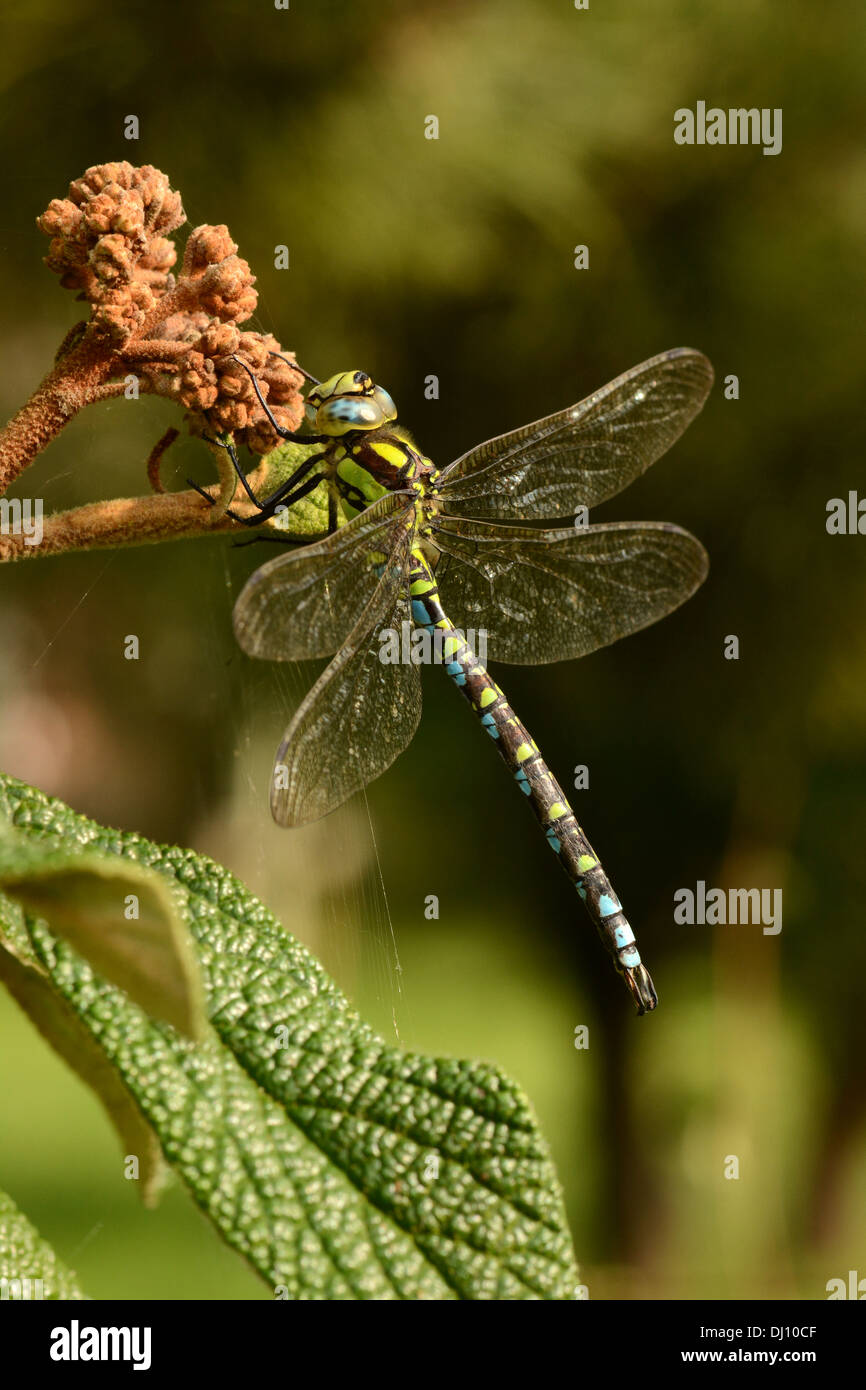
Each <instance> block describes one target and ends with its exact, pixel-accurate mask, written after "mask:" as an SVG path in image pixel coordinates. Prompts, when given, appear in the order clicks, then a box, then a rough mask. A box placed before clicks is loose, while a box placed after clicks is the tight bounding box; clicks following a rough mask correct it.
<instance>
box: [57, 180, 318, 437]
mask: <svg viewBox="0 0 866 1390" xmlns="http://www.w3.org/2000/svg"><path fill="white" fill-rule="evenodd" d="M184 220H185V217H184V212H183V208H182V207H181V201H180V196H179V195H178V194H177V193H175V192H173V191H172V189H171V188H170V187H169V183H168V179H167V178H166V177H165V175H164V174H162V173H160V171H159V170H158V169H154V168H153V167H152V166H151V165H149V164H147V165H144V166H143V167H142V168H140V169H136V168H134V167H133V166H132V165H131V164H126V163H118V164H100V165H97V166H96V167H95V168H93V169H88V171H87V173H86V174H85V175H84V177H83V178H81V179H76V180H75V182H74V183H72V184H71V185H70V188H69V197H68V198H63V199H57V198H55V199H54V200H53V201H52V202H51V203H50V204H49V207H48V209H47V210H46V211H45V212H44V213H43V214H42V216H41V217H40V218H38V219H37V223H38V226H39V227H40V228H41V230H42V231H43V232H45V233H46V234H47V235H48V236H50V237H51V246H50V249H49V252H48V255H47V256H46V258H45V260H46V264H47V265H48V266H49V267H50V268H51V269H52V270H54V271H56V272H57V274H58V275H59V276H60V283H61V284H62V285H64V286H65V287H66V288H67V289H76V290H78V291H79V298H81V299H85V300H87V301H88V303H89V304H90V306H91V319H90V324H89V325H88V328H89V330H92V332H93V334H94V336H96V337H101V338H103V339H105V340H107V341H108V342H110V343H111V345H112V347H113V348H114V350H115V351H116V352H117V354H118V357H119V359H121V360H122V368H121V366H120V365H119V366H118V370H122V369H125V370H127V371H129V370H132V371H134V372H135V373H136V374H137V375H139V376H140V378H141V385H142V389H143V390H145V391H150V392H153V393H155V394H157V395H161V396H170V397H171V398H172V399H174V400H176V401H177V402H178V403H179V404H180V405H183V406H184V407H185V408H186V409H187V410H188V411H190V413H191V415H192V416H193V417H196V416H198V417H199V418H198V419H195V418H193V419H192V420H191V425H192V428H193V429H194V430H195V431H197V432H199V433H201V432H205V431H210V432H213V431H230V432H232V433H234V434H235V436H236V438H237V440H238V442H239V443H243V444H246V445H247V446H248V447H249V448H251V449H252V450H253V451H254V452H256V453H259V454H263V453H267V452H268V450H270V449H272V448H273V447H274V444H275V443H276V442H277V441H276V436H275V434H274V431H273V429H272V428H271V426H270V424H269V422H268V420H267V417H266V415H265V414H264V412H263V411H262V408H261V406H260V404H259V402H258V399H257V397H256V394H255V391H254V389H253V386H252V383H251V381H250V379H249V377H248V375H247V374H246V372H244V370H243V368H242V367H240V366H239V365H238V363H237V362H236V361H234V360H233V358H234V354H236V353H240V354H241V356H242V357H243V358H244V359H245V360H246V361H247V362H248V364H249V366H250V367H251V368H252V370H253V371H254V372H255V373H256V375H257V377H258V378H259V385H260V389H261V392H262V395H263V396H264V397H265V398H266V399H267V401H268V404H269V406H270V408H271V410H272V412H273V414H274V416H275V418H276V419H277V420H278V421H279V423H280V424H281V425H283V426H284V427H285V428H287V429H295V428H297V426H298V424H299V423H300V420H301V415H302V407H301V403H300V401H299V398H298V387H299V384H300V381H301V378H300V376H299V375H297V374H296V373H294V372H293V371H292V370H291V367H290V366H289V365H288V364H287V363H285V362H283V361H281V360H280V359H279V358H277V357H275V356H272V355H269V354H272V353H275V352H281V351H282V349H281V348H280V345H279V343H278V342H277V341H276V340H275V339H274V338H271V337H265V336H263V335H262V334H259V333H252V332H247V333H241V332H240V331H239V329H238V328H237V327H236V325H237V324H239V323H243V322H244V320H246V319H248V318H249V317H250V315H251V314H253V313H254V312H255V309H256V303H257V298H256V292H255V290H254V288H253V285H254V283H255V276H254V275H253V274H252V272H251V271H250V268H249V265H248V264H247V262H246V261H245V260H243V259H242V258H241V257H240V256H238V254H237V250H238V248H237V246H236V244H235V243H234V242H233V241H232V239H231V237H230V236H229V232H228V228H227V227H225V226H217V227H209V226H203V227H196V228H195V229H194V230H193V231H192V232H191V233H190V235H189V239H188V241H187V244H186V249H185V252H184V257H183V264H182V266H181V270H180V274H179V276H178V277H177V278H176V279H175V277H174V275H173V274H172V267H173V265H174V263H175V260H176V257H177V251H176V248H175V246H174V243H173V242H172V241H170V240H169V239H168V235H167V234H168V233H170V232H173V231H176V230H177V228H178V227H180V226H181V225H182V224H183V222H184ZM205 412H207V416H208V418H207V420H205V418H204V416H205Z"/></svg>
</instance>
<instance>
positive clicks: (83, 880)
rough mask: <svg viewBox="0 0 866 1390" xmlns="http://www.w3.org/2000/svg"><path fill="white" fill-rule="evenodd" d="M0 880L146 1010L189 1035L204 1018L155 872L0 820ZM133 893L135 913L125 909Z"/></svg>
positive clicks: (174, 910)
mask: <svg viewBox="0 0 866 1390" xmlns="http://www.w3.org/2000/svg"><path fill="white" fill-rule="evenodd" d="M0 887H2V888H4V889H5V891H6V892H7V893H8V894H9V896H10V897H12V898H16V899H17V900H18V901H19V902H20V903H22V904H23V905H24V906H25V907H26V908H28V909H29V910H30V911H31V912H33V913H36V914H37V915H38V916H40V917H44V919H45V920H46V922H47V923H48V925H49V926H50V927H51V928H52V930H53V931H54V932H55V933H56V934H57V935H60V936H63V937H65V938H66V940H67V941H68V942H69V943H70V945H72V946H74V947H75V948H76V950H77V951H79V952H80V953H81V955H83V956H84V957H85V958H86V959H87V960H89V961H90V964H91V965H92V966H94V968H95V969H96V970H98V971H99V973H100V974H101V975H104V976H105V977H106V979H108V980H111V982H112V983H113V984H116V985H119V986H120V988H121V989H123V990H125V991H126V993H127V994H129V995H130V996H131V998H133V999H134V1000H135V1001H136V1003H138V1004H140V1005H141V1006H142V1008H143V1009H144V1010H145V1011H146V1012H147V1013H149V1014H153V1015H154V1016H155V1017H157V1018H162V1019H164V1020H165V1021H166V1022H167V1023H171V1024H173V1026H174V1027H175V1028H178V1029H179V1030H180V1031H181V1032H182V1033H186V1034H187V1035H188V1036H189V1037H194V1038H195V1037H199V1036H200V1035H201V1033H202V1032H203V1030H204V1027H205V1025H206V1019H205V1014H204V1006H203V1000H202V997H201V994H202V991H201V982H200V980H199V975H198V966H197V963H196V958H195V953H194V950H193V946H192V943H191V941H190V940H189V936H188V933H187V930H186V927H185V924H184V922H183V919H182V916H181V907H182V903H181V902H180V900H179V899H180V895H179V894H178V893H177V892H176V891H174V892H173V891H172V886H171V885H170V884H169V883H168V882H167V881H166V880H165V879H164V878H163V877H162V876H161V875H160V874H155V873H153V872H151V871H150V870H148V869H142V868H141V867H140V866H139V865H138V864H134V863H130V862H128V861H126V860H124V859H121V858H118V857H116V856H115V857H112V858H109V857H108V856H107V855H105V854H101V853H99V852H98V851H96V852H94V850H92V849H88V848H85V849H83V850H78V852H77V853H75V854H74V855H70V854H69V853H68V851H67V850H66V849H65V848H64V847H63V846H62V845H61V846H60V847H55V846H53V845H52V844H51V843H50V842H49V841H38V842H36V843H32V842H29V841H27V840H26V839H24V838H23V837H22V836H20V835H16V834H15V833H14V832H13V833H12V834H11V835H10V834H8V833H4V827H3V826H0ZM131 897H134V898H135V900H136V904H137V907H136V911H137V916H135V917H133V918H129V917H127V916H126V911H127V902H128V900H129V899H130V898H131Z"/></svg>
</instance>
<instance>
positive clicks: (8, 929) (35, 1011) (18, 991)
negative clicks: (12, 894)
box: [0, 895, 165, 1206]
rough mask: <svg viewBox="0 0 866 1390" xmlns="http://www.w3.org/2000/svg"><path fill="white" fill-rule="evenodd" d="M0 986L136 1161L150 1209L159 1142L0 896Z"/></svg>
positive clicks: (160, 1178)
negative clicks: (82, 1085) (99, 1106)
mask: <svg viewBox="0 0 866 1390" xmlns="http://www.w3.org/2000/svg"><path fill="white" fill-rule="evenodd" d="M0 980H2V982H3V983H4V984H5V985H6V988H7V989H8V990H9V993H10V994H11V995H12V997H13V999H15V1000H16V1001H17V1003H18V1004H20V1006H21V1008H22V1009H23V1010H24V1012H25V1013H26V1014H27V1015H28V1016H29V1017H30V1020H31V1022H32V1023H34V1024H35V1025H36V1027H37V1028H38V1029H39V1032H40V1033H41V1034H42V1036H43V1037H44V1038H45V1040H46V1042H49V1043H50V1044H51V1046H52V1047H53V1048H54V1050H55V1052H56V1053H57V1054H58V1055H59V1056H60V1057H62V1058H63V1060H64V1061H65V1062H66V1063H67V1064H68V1065H69V1066H70V1067H71V1068H72V1070H73V1071H74V1072H76V1073H77V1074H78V1075H79V1076H80V1077H81V1079H82V1081H84V1082H85V1084H86V1085H88V1086H90V1087H91V1088H92V1090H93V1091H94V1092H95V1093H96V1096H97V1098H98V1099H99V1100H100V1101H101V1102H102V1105H103V1106H104V1107H105V1110H106V1112H107V1114H108V1118H109V1119H110V1121H111V1123H112V1124H113V1125H114V1127H115V1129H116V1130H117V1133H118V1136H119V1138H120V1144H121V1151H122V1153H123V1154H124V1155H134V1156H135V1157H136V1158H137V1159H138V1167H139V1183H140V1192H141V1199H142V1201H143V1202H144V1204H145V1206H154V1205H155V1204H156V1201H157V1198H158V1196H159V1192H160V1189H161V1188H162V1187H163V1185H164V1182H165V1165H164V1163H163V1160H162V1150H161V1149H160V1146H159V1140H158V1139H157V1137H156V1135H155V1134H154V1132H153V1130H152V1129H151V1127H150V1125H149V1124H148V1123H147V1121H146V1120H145V1118H144V1116H143V1115H142V1113H141V1111H140V1110H139V1109H138V1106H137V1105H136V1104H135V1101H134V1100H133V1098H132V1095H131V1093H130V1091H128V1090H127V1088H126V1086H125V1085H124V1084H123V1081H122V1080H121V1077H120V1075H119V1073H118V1071H117V1069H116V1067H115V1066H114V1065H113V1064H112V1063H111V1062H110V1061H109V1060H108V1058H107V1057H106V1055H105V1053H104V1052H103V1050H102V1048H101V1047H100V1046H99V1044H98V1042H97V1041H96V1040H95V1038H94V1037H93V1034H92V1033H91V1031H90V1029H89V1028H88V1027H87V1025H86V1024H85V1023H84V1022H83V1021H82V1019H80V1018H79V1017H78V1014H77V1013H76V1012H75V1010H74V1009H73V1008H72V1006H71V1004H69V1003H67V1001H66V1000H65V999H64V998H63V995H62V994H61V993H60V992H59V991H58V990H57V989H55V987H54V985H53V984H52V983H51V980H50V979H49V977H48V972H47V970H45V968H44V967H43V966H42V965H40V964H39V962H38V961H37V960H36V958H35V955H34V953H33V947H32V945H31V942H30V937H29V935H28V933H27V930H26V928H25V926H24V917H23V913H22V911H21V908H20V907H19V906H18V905H17V904H15V903H14V902H12V901H11V900H9V899H6V898H3V897H2V895H0ZM0 1085H2V1082H0Z"/></svg>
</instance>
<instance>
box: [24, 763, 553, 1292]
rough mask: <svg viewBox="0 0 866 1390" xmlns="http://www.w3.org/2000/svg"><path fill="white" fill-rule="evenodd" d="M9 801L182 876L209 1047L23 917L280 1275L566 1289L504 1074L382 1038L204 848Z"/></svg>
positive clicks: (252, 1246)
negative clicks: (158, 1017) (409, 1050)
mask: <svg viewBox="0 0 866 1390" xmlns="http://www.w3.org/2000/svg"><path fill="white" fill-rule="evenodd" d="M0 812H5V813H6V814H7V815H8V816H9V817H10V818H11V819H12V820H13V822H14V824H15V826H16V828H17V829H18V830H19V831H20V832H22V833H24V834H26V835H27V836H28V838H29V839H31V840H33V841H34V842H37V843H38V842H39V840H40V839H42V838H44V837H46V836H54V837H62V838H63V839H64V840H65V841H66V844H67V848H72V846H73V844H74V845H77V846H79V847H80V848H81V849H82V850H83V849H84V848H85V847H90V848H92V849H96V850H99V851H100V852H112V853H115V854H122V855H123V856H124V858H128V859H130V860H131V861H133V862H134V863H138V864H142V865H146V866H149V867H152V868H154V869H157V870H158V871H159V872H161V873H162V874H164V875H166V876H167V877H168V878H169V879H171V880H172V881H173V882H174V883H175V884H177V885H180V887H181V888H182V889H183V890H184V892H185V895H186V903H187V909H186V910H187V915H188V922H189V926H190V929H191V931H192V934H193V936H194V938H195V940H196V943H197V947H196V948H197V953H198V957H199V964H200V968H201V971H202V978H203V983H204V988H205V994H206V998H207V1003H208V1012H209V1016H210V1021H211V1025H212V1028H213V1034H212V1036H211V1037H210V1038H208V1039H207V1040H205V1041H204V1042H201V1043H197V1044H196V1043H192V1042H190V1041H189V1040H187V1039H185V1038H183V1037H182V1036H180V1035H179V1034H178V1033H176V1032H175V1031H174V1030H173V1029H171V1028H169V1027H168V1026H166V1025H165V1024H161V1023H157V1022H155V1021H153V1020H152V1019H150V1018H149V1017H148V1016H147V1015H146V1014H145V1013H144V1012H143V1011H142V1010H141V1009H139V1008H138V1007H137V1006H136V1005H134V1004H133V1003H132V1002H131V1001H130V1000H129V999H128V998H127V997H126V996H125V995H123V994H122V993H121V992H120V991H119V990H117V989H116V988H114V987H113V986H111V985H109V984H107V983H106V982H104V981H102V980H100V979H99V978H98V977H97V976H96V975H95V974H94V972H93V971H92V969H91V968H90V966H89V965H87V963H86V962H85V961H84V960H83V959H82V958H81V957H80V956H79V955H77V953H76V952H75V951H74V950H73V949H72V948H71V947H70V946H69V944H68V943H67V942H65V941H64V940H62V939H59V938H56V937H55V936H54V935H53V934H52V933H51V932H50V930H49V929H48V927H47V925H46V924H45V923H44V922H43V921H41V920H39V919H38V918H35V917H28V919H27V930H28V937H29V940H30V943H31V949H32V951H33V953H34V955H35V957H36V958H37V959H38V962H39V964H40V965H41V967H42V968H43V969H44V970H45V971H46V973H47V975H48V977H49V978H50V980H51V981H52V983H53V985H54V987H55V988H56V989H57V990H58V991H59V992H60V993H61V994H62V995H63V997H64V998H65V999H66V1000H67V1001H68V1002H69V1004H70V1005H71V1006H72V1008H73V1009H74V1010H75V1012H76V1014H77V1015H78V1017H79V1018H80V1019H81V1021H82V1023H83V1024H84V1025H85V1026H86V1027H87V1029H88V1030H89V1031H90V1033H91V1035H92V1037H93V1038H94V1039H95V1041H96V1042H97V1043H98V1044H99V1046H100V1047H101V1049H102V1050H103V1052H104V1054H105V1056H106V1057H107V1058H108V1059H109V1061H110V1062H111V1063H113V1065H114V1066H115V1067H116V1068H117V1071H118V1073H119V1075H120V1076H121V1078H122V1080H123V1083H124V1085H125V1086H126V1088H127V1089H128V1091H129V1093H130V1094H131V1095H132V1096H133V1097H134V1099H135V1102H136V1104H137V1105H138V1107H139V1108H140V1110H141V1112H142V1114H143V1115H144V1117H145V1118H146V1119H147V1120H148V1121H149V1123H150V1124H151V1125H152V1126H153V1128H154V1130H155V1131H156V1132H157V1133H158V1135H159V1137H160V1139H161V1141H162V1146H163V1149H164V1152H165V1154H166V1157H167V1158H168V1159H169V1161H170V1162H171V1163H172V1164H173V1165H174V1167H175V1168H176V1169H177V1171H178V1172H179V1173H180V1175H181V1176H182V1178H183V1179H184V1181H185V1182H186V1183H187V1185H188V1186H189V1188H190V1190H191V1191H192V1193H193V1195H194V1197H195V1199H196V1200H197V1202H198V1203H199V1204H200V1206H201V1207H202V1208H203V1209H204V1210H205V1211H206V1212H207V1213H208V1215H209V1216H210V1217H211V1219H212V1220H213V1221H214V1223H215V1225H216V1226H217V1228H218V1229H219V1230H220V1232H221V1233H222V1235H223V1236H224V1238H225V1239H226V1240H227V1241H228V1242H229V1243H230V1244H231V1245H233V1246H234V1247H235V1248H236V1249H238V1250H239V1251H240V1252H241V1253H242V1254H243V1255H244V1256H245V1257H246V1258H247V1259H248V1260H249V1261H250V1263H251V1264H252V1265H253V1266H254V1267H255V1268H256V1269H257V1270H258V1271H259V1272H260V1273H261V1275H262V1276H263V1278H265V1279H266V1280H267V1281H268V1283H270V1284H271V1285H272V1286H274V1287H275V1288H281V1289H285V1290H286V1292H287V1293H288V1296H289V1297H291V1298H313V1299H325V1298H327V1299H342V1298H347V1299H353V1298H372V1299H395V1298H397V1299H399V1298H403V1299H431V1298H432V1299H451V1298H465V1299H489V1298H497V1299H524V1298H542V1299H568V1298H572V1297H573V1296H574V1288H575V1285H576V1283H577V1271H576V1268H575V1265H574V1260H573V1255H572V1250H571V1243H570V1239H569V1236H568V1231H567V1227H566V1223H565V1215H564V1211H563V1206H562V1200H561V1196H560V1191H559V1187H558V1184H557V1181H556V1177H555V1174H554V1172H553V1168H552V1165H551V1162H550V1159H549V1156H548V1154H547V1150H546V1147H545V1144H544V1142H543V1140H542V1138H541V1136H540V1134H539V1132H538V1128H537V1123H536V1121H535V1118H534V1116H533V1114H532V1111H531V1109H530V1107H529V1104H528V1102H527V1101H526V1099H525V1097H524V1096H523V1094H522V1092H521V1091H520V1089H519V1088H518V1087H517V1086H516V1085H515V1084H514V1083H513V1082H512V1081H510V1080H509V1079H508V1078H507V1077H505V1076H503V1075H502V1073H501V1072H499V1071H498V1070H497V1069H496V1068H495V1067H493V1066H490V1065H488V1064H485V1063H480V1062H472V1061H463V1060H459V1059H447V1058H446V1059H434V1058H428V1057H424V1056H418V1055H412V1054H406V1053H403V1052H401V1051H399V1050H398V1049H397V1048H394V1047H391V1046H389V1045H388V1044H386V1043H385V1042H384V1041H383V1040H382V1039H380V1038H379V1037H377V1036H376V1035H375V1033H373V1032H372V1030H371V1029H370V1028H369V1027H367V1025H366V1024H364V1023H363V1022H362V1020H361V1019H360V1018H359V1017H358V1016H357V1014H355V1013H354V1011H353V1010H352V1009H351V1008H350V1007H349V1005H348V1003H347V1001H346V1000H345V998H344V997H343V996H342V995H341V994H340V992H339V991H338V990H337V988H336V986H335V985H334V984H333V982H332V981H331V980H330V979H329V978H328V977H327V975H326V974H325V973H324V971H323V970H322V969H321V967H320V966H319V964H318V962H316V961H315V960H314V958H313V957H311V956H310V955H309V953H308V952H307V951H305V950H304V949H303V948H302V947H301V946H300V945H298V943H297V942H295V941H293V940H292V938H291V937H290V936H289V935H288V934H287V933H286V932H285V931H284V930H283V928H282V927H281V926H280V925H279V923H278V922H276V921H275V919H274V918H273V917H272V916H271V915H270V913H268V912H267V911H266V910H265V908H264V907H263V906H262V905H261V904H260V903H259V902H258V901H257V900H256V899H255V898H253V897H251V896H250V894H248V893H247V892H246V891H245V890H244V889H243V887H242V886H241V885H240V884H239V883H238V882H237V881H236V880H235V879H234V878H233V877H232V876H231V875H230V874H228V873H227V872H226V871H225V870H224V869H222V868H220V867H219V866H218V865H216V864H214V863H212V862H211V861H210V860H207V859H205V858H203V857H201V856H198V855H195V854H193V853H191V852H189V851H185V850H180V849H171V848H170V849H164V848H160V847H159V846H157V845H153V844H151V843H150V842H148V841H146V840H143V839H141V838H140V837H138V836H136V835H132V834H120V833H118V832H116V831H111V830H104V829H102V828H101V827H99V826H97V825H95V824H93V823H92V822H90V821H87V820H84V819H83V818H82V817H79V816H76V815H74V814H73V813H72V812H71V811H70V810H69V809H68V808H67V807H65V806H63V805H62V804H61V803H59V802H56V801H52V800H49V799H48V798H46V797H45V796H43V795H42V794H41V793H38V792H35V791H33V790H32V789H31V788H29V787H26V786H25V785H24V784H22V783H20V782H17V781H15V780H13V779H11V778H10V779H0ZM15 911H17V909H15V908H13V909H12V912H13V913H14V912H15ZM0 923H2V924H3V925H5V923H6V912H4V911H3V907H2V900H0ZM19 929H20V922H19Z"/></svg>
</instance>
